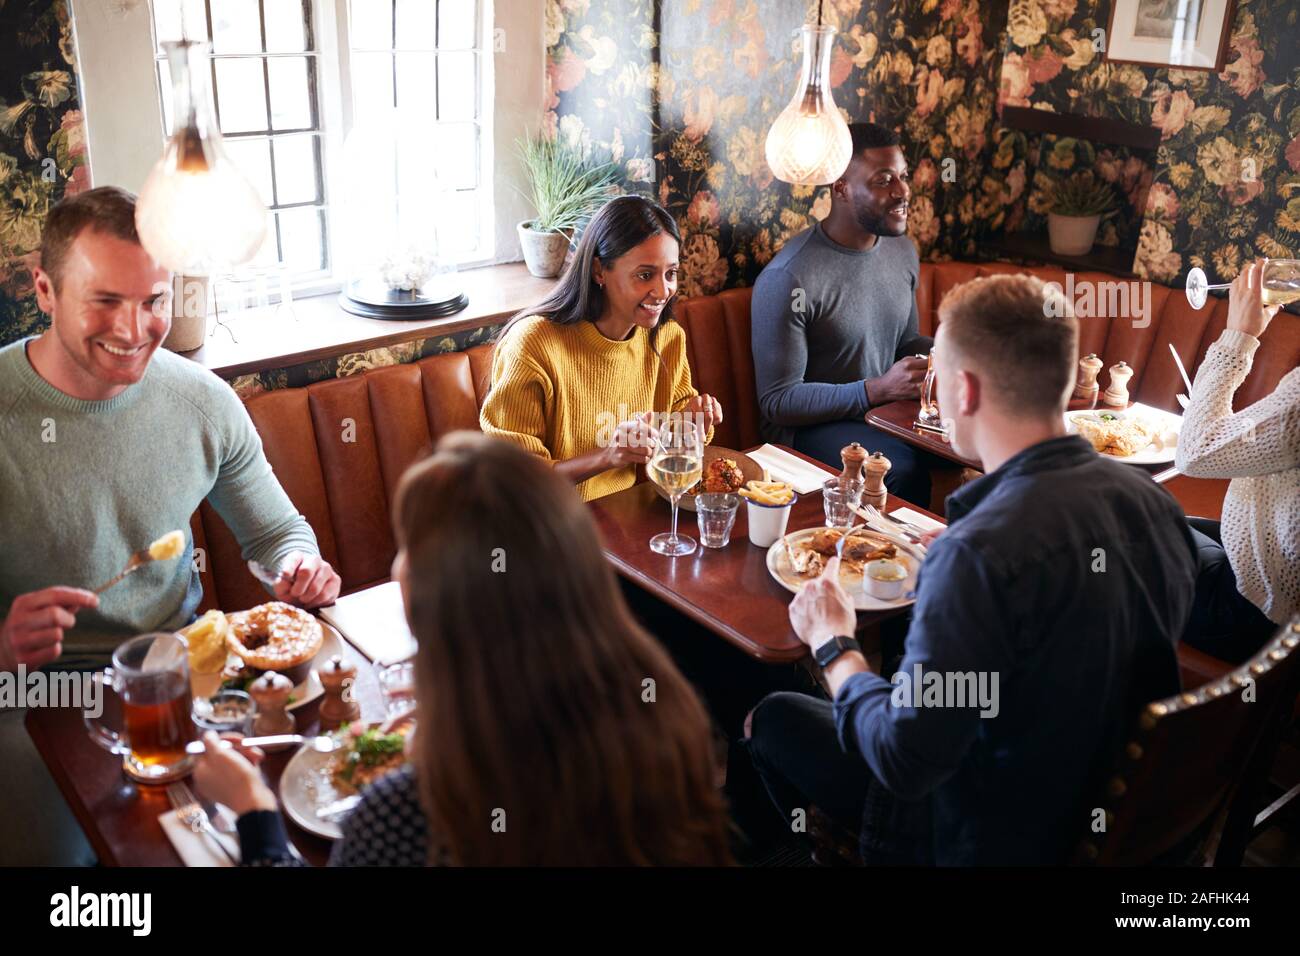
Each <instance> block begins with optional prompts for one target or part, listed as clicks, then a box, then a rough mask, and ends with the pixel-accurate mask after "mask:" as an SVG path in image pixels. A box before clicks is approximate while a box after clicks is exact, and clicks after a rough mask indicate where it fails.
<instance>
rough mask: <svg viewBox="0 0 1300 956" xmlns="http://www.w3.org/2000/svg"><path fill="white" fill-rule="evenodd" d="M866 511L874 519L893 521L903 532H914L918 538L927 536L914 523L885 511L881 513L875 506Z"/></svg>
mask: <svg viewBox="0 0 1300 956" xmlns="http://www.w3.org/2000/svg"><path fill="white" fill-rule="evenodd" d="M866 509H867V513H868V514H870V515H871V516H872V517H876V518H884V519H885V520H886V521H892V522H893V523H894V524H896V525H898V526H899V527H900V528H902V529H903V530H905V531H910V532H912V534H914V535H916V536H917V537H918V538H919V537H921V536H922V535H924V534H925V531H924V530H922V529H921V528H919V527H918V526H916V525H914V524H912V522H910V521H904V520H903V519H902V518H899V517H897V516H896V515H891V514H888V513H886V512H884V511H881V510H880V509H879V508H877V507H876V506H875V505H867V506H866Z"/></svg>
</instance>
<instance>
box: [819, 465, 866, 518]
mask: <svg viewBox="0 0 1300 956" xmlns="http://www.w3.org/2000/svg"><path fill="white" fill-rule="evenodd" d="M862 488H863V482H862V479H860V478H859V479H857V480H855V481H850V482H849V483H848V484H847V485H845V484H842V483H841V482H840V478H839V477H838V476H836V477H834V478H831V479H829V480H827V482H826V483H825V484H824V485H822V505H823V507H824V508H825V511H826V527H828V528H847V527H849V526H851V525H852V524H853V521H854V513H853V509H854V508H856V507H858V506H859V505H860V504H862Z"/></svg>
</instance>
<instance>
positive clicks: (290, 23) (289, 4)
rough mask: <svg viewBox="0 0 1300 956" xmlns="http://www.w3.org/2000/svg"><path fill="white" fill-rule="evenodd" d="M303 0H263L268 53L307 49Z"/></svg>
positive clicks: (294, 51) (293, 51)
mask: <svg viewBox="0 0 1300 956" xmlns="http://www.w3.org/2000/svg"><path fill="white" fill-rule="evenodd" d="M303 6H304V4H303V0H263V10H264V11H265V12H266V49H267V51H268V52H270V53H297V52H298V51H299V50H306V49H307V32H306V30H305V28H304V27H305V24H306V18H307V16H308V14H307V12H306V11H305V10H304V9H303Z"/></svg>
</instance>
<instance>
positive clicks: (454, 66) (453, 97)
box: [438, 53, 478, 120]
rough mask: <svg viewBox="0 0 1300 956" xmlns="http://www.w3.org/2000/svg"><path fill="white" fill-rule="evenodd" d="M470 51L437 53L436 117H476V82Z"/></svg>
mask: <svg viewBox="0 0 1300 956" xmlns="http://www.w3.org/2000/svg"><path fill="white" fill-rule="evenodd" d="M476 63H477V56H476V54H474V53H439V54H438V118H439V119H444V120H472V119H476V118H477V117H478V88H477V87H478V84H477V83H476V82H475V81H476V78H477V77H476V70H475V66H476Z"/></svg>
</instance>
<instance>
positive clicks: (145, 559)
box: [93, 548, 154, 594]
mask: <svg viewBox="0 0 1300 956" xmlns="http://www.w3.org/2000/svg"><path fill="white" fill-rule="evenodd" d="M152 560H154V558H153V556H152V555H151V554H150V553H149V549H148V548H145V549H144V550H143V551H137V552H136V553H135V554H133V555H131V560H129V561H127V562H126V567H125V568H123V569H122V573H121V574H119V575H117V577H113V578H109V579H108V580H107V581H105V582H104V583H103V584H101V585H100V586H99V587H97V588H95V589H94V592H93V593H95V594H103V593H104V592H105V591H107V590H108V589H109V588H111V587H112V586H113V585H114V584H117V583H118V582H119V581H121V580H122V579H123V578H125V577H126V576H127V575H128V574H134V573H135V572H136V571H139V570H140V569H141V568H143V567H144V566H145V565H146V564H148V563H149V562H150V561H152Z"/></svg>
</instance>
